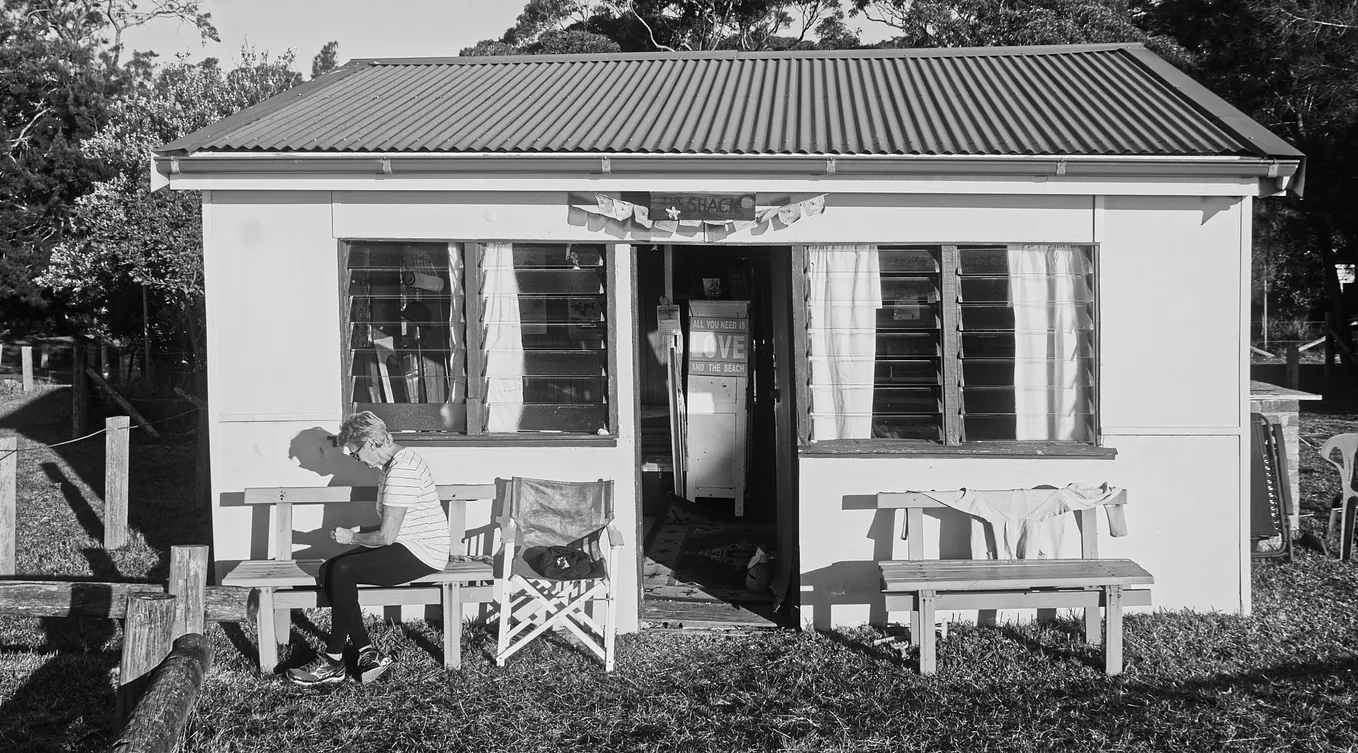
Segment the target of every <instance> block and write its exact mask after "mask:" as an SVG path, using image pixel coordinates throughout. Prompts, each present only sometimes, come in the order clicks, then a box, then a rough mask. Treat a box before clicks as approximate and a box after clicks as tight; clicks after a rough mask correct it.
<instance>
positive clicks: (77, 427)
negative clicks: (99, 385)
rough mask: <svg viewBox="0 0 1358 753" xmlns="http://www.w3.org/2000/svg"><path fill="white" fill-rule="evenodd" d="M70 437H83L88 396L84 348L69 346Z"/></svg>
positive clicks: (78, 344) (81, 346)
mask: <svg viewBox="0 0 1358 753" xmlns="http://www.w3.org/2000/svg"><path fill="white" fill-rule="evenodd" d="M71 348H72V352H71V436H72V437H81V436H84V435H85V409H86V408H87V407H88V403H89V395H88V393H87V392H86V389H87V388H86V387H85V346H84V345H81V344H80V343H76V344H75V345H73V346H71Z"/></svg>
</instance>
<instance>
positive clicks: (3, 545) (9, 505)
mask: <svg viewBox="0 0 1358 753" xmlns="http://www.w3.org/2000/svg"><path fill="white" fill-rule="evenodd" d="M18 460H19V438H18V437H12V436H11V437H0V575H13V574H14V567H15V535H16V533H15V515H14V513H15V509H16V506H17V503H18V494H17V493H16V491H17V486H18V469H19V463H18Z"/></svg>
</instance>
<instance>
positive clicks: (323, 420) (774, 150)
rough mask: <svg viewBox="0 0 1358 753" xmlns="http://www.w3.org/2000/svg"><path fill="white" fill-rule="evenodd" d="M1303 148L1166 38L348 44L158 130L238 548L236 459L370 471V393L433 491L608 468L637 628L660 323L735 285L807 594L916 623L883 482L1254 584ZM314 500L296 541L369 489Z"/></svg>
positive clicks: (754, 386)
mask: <svg viewBox="0 0 1358 753" xmlns="http://www.w3.org/2000/svg"><path fill="white" fill-rule="evenodd" d="M1302 163H1303V158H1302V155H1301V154H1300V153H1299V152H1297V151H1296V150H1295V149H1293V148H1292V147H1290V146H1289V145H1287V144H1286V143H1284V142H1283V141H1281V140H1280V139H1278V138H1277V137H1276V136H1274V135H1272V134H1271V133H1269V132H1268V131H1266V130H1264V129H1263V128H1262V127H1260V126H1259V125H1258V124H1256V123H1254V122H1252V121H1251V120H1249V119H1248V118H1247V117H1245V116H1244V115H1243V114H1242V113H1240V112H1239V111H1237V110H1235V109H1234V108H1232V107H1231V106H1230V105H1228V104H1227V103H1225V102H1224V101H1222V100H1221V99H1219V98H1217V97H1216V96H1214V95H1212V94H1211V93H1210V92H1208V91H1206V90H1205V89H1203V88H1202V87H1201V86H1199V85H1198V84H1196V83H1194V82H1193V81H1192V80H1190V79H1189V78H1188V77H1187V76H1185V75H1183V74H1182V73H1181V72H1179V71H1177V70H1175V69H1174V68H1173V67H1172V66H1170V65H1168V64H1167V63H1165V62H1164V61H1163V60H1161V59H1160V58H1158V57H1156V56H1155V55H1154V54H1152V53H1150V52H1148V51H1147V50H1145V49H1144V48H1142V47H1140V46H1138V45H1099V46H1078V47H1036V48H1007V49H1001V48H993V49H966V50H962V49H954V50H890V51H886V50H861V51H841V52H787V53H739V52H711V53H692V54H686V53H681V54H623V55H611V56H578V57H577V56H543V57H505V58H448V59H406V60H359V61H354V62H351V63H349V64H348V65H346V66H344V67H343V68H340V69H339V70H337V71H334V72H332V73H330V74H327V75H325V76H322V77H321V78H319V79H317V80H315V81H312V82H308V83H306V84H303V85H302V86H299V87H298V88H296V89H294V90H292V91H290V92H287V93H285V94H283V95H280V96H278V97H276V98H274V99H271V100H269V101H267V102H265V103H263V104H261V105H258V106H256V107H254V108H251V109H249V110H246V111H244V112H241V113H239V114H237V115H234V116H232V117H230V118H227V119H226V120H223V121H221V122H220V123H217V124H215V125H213V126H210V127H208V128H206V129H204V130H202V131H199V132H196V133H193V134H189V135H187V136H185V137H184V138H182V139H180V140H178V141H175V142H173V143H171V144H167V145H165V146H163V147H161V148H160V149H158V150H156V151H155V153H154V155H153V170H152V180H153V182H154V183H155V184H156V185H160V186H163V185H168V186H169V187H170V188H172V189H184V190H198V191H201V192H202V197H203V244H204V264H205V275H206V293H207V321H208V351H209V356H208V369H209V389H210V392H209V396H208V397H209V405H210V408H209V427H210V439H211V448H212V450H211V452H212V455H211V468H212V496H213V543H214V552H215V557H216V567H217V572H218V575H219V576H220V574H221V573H222V572H224V571H225V569H227V568H229V567H230V566H231V565H232V564H233V563H235V562H237V561H239V560H241V559H245V558H250V557H256V558H260V557H264V556H266V553H267V551H268V547H269V545H270V536H271V533H270V532H271V521H270V520H269V517H268V516H269V511H268V510H267V508H265V507H247V506H245V505H243V504H242V502H241V497H242V490H243V489H245V488H247V487H257V486H322V485H328V484H364V483H372V482H373V476H372V475H371V472H370V471H367V470H366V469H364V468H363V467H361V466H360V465H359V464H357V463H355V462H353V461H352V460H350V459H348V458H347V457H345V456H344V455H343V454H342V453H341V451H340V450H339V449H337V448H335V447H334V446H333V445H332V444H331V443H330V441H329V440H328V437H329V436H330V435H332V434H333V433H334V432H335V431H336V429H337V427H338V425H339V422H340V420H341V418H342V417H343V415H344V414H346V413H348V412H350V411H353V410H355V409H370V410H374V411H376V412H378V413H379V414H381V415H383V416H384V417H386V418H387V420H388V422H389V423H390V424H391V425H392V428H393V429H395V430H396V431H397V432H398V441H400V442H403V443H406V444H409V445H411V446H414V447H417V448H418V449H419V451H420V452H421V453H423V455H424V456H425V457H426V459H427V460H428V461H429V462H430V465H431V466H432V467H433V468H434V470H435V473H436V475H437V480H438V482H439V483H479V482H486V481H489V480H492V479H494V478H495V477H497V476H498V477H509V476H514V475H519V476H534V477H543V478H558V479H567V480H570V479H575V480H592V479H597V478H610V479H614V480H615V481H616V483H617V495H616V498H617V500H618V501H619V504H618V510H617V518H618V525H619V528H620V529H621V530H623V531H624V532H627V534H628V535H627V539H628V547H629V549H628V556H627V557H626V558H625V559H626V561H629V562H633V563H635V567H634V568H628V569H626V570H627V571H626V572H623V573H619V574H618V577H620V579H621V582H622V591H623V593H624V597H623V602H622V604H621V615H622V620H621V627H622V629H623V630H633V629H636V628H637V627H638V626H639V624H640V622H641V620H640V619H639V615H641V614H643V608H644V606H643V604H642V601H643V600H642V597H641V589H640V586H639V584H640V579H639V574H640V572H641V569H642V554H641V552H640V551H639V549H638V542H639V541H641V539H642V533H643V531H642V530H641V517H642V503H643V501H642V496H643V487H645V486H646V484H647V481H648V479H647V477H646V473H647V471H648V470H654V469H655V468H658V467H662V466H663V464H661V465H657V464H656V463H654V462H652V460H653V456H654V455H656V454H657V453H660V454H665V453H668V452H669V451H670V448H671V447H673V446H674V445H673V444H672V443H670V442H669V441H668V439H667V438H665V436H666V431H667V430H666V429H665V428H664V427H667V426H668V425H669V424H668V420H667V418H666V417H667V416H669V415H671V412H672V409H671V408H670V407H669V405H670V402H671V400H670V399H671V395H670V394H669V391H668V389H667V386H666V385H667V380H666V365H665V362H664V360H663V359H664V357H665V352H666V350H665V342H666V334H665V332H663V331H662V330H665V329H666V328H668V327H671V326H679V329H680V331H682V330H683V327H684V326H687V304H688V302H690V301H697V300H706V299H708V298H709V297H713V298H716V299H720V300H745V301H749V313H748V316H749V325H748V326H749V330H748V334H749V341H748V343H747V345H748V347H749V349H750V352H749V354H748V370H749V373H748V380H747V381H748V383H749V385H750V386H749V388H748V389H749V392H747V393H746V395H747V398H748V403H747V404H748V406H749V408H748V410H749V413H748V415H747V418H748V421H747V425H746V430H747V431H748V442H747V445H748V450H746V452H747V454H746V456H745V459H746V460H747V461H748V463H747V470H746V480H745V489H746V490H747V492H746V495H745V498H744V500H743V501H744V504H745V514H747V515H750V516H752V517H757V518H760V519H762V520H766V521H773V522H774V523H775V525H776V527H777V531H778V551H779V556H778V558H777V559H776V560H775V563H776V564H777V565H778V566H779V567H780V568H781V569H782V573H781V580H780V585H783V584H784V582H785V585H783V593H784V595H785V597H786V606H785V607H784V611H783V614H786V615H788V616H789V619H790V620H791V621H793V622H794V624H800V625H804V626H815V627H819V628H826V627H831V626H836V625H847V624H854V623H862V622H865V621H872V622H877V623H881V622H884V621H887V620H894V619H896V617H895V616H893V615H888V614H886V613H885V610H884V607H883V604H884V602H883V599H882V594H881V592H880V582H879V574H878V570H877V567H876V564H875V563H876V562H877V561H879V560H883V559H890V558H904V557H905V542H903V541H901V540H900V538H899V530H898V529H897V528H896V527H895V526H894V525H893V522H892V518H891V515H890V512H889V511H882V510H878V509H876V506H875V504H874V495H875V494H877V493H878V492H883V491H905V490H929V489H959V488H994V489H1005V488H1021V487H1031V486H1037V485H1042V484H1055V485H1064V484H1067V483H1071V482H1085V483H1092V484H1100V483H1108V484H1112V485H1115V486H1118V487H1122V488H1124V489H1126V490H1127V492H1128V499H1129V504H1128V506H1127V522H1128V526H1129V529H1130V535H1128V536H1126V537H1123V538H1109V537H1107V535H1106V534H1105V535H1104V537H1103V542H1102V543H1101V553H1102V554H1103V555H1104V556H1110V557H1129V558H1133V559H1135V560H1136V561H1137V562H1139V563H1141V564H1142V565H1143V566H1144V567H1145V568H1146V569H1147V570H1149V571H1150V572H1151V573H1152V574H1153V575H1154V576H1155V579H1156V585H1155V588H1154V593H1155V604H1156V606H1157V607H1164V608H1171V609H1173V608H1181V607H1188V608H1194V609H1216V610H1224V611H1227V612H1247V611H1248V610H1249V608H1250V585H1249V584H1250V580H1249V576H1250V570H1249V563H1250V551H1249V546H1248V544H1247V541H1248V535H1249V515H1248V509H1249V506H1248V503H1247V490H1248V488H1249V484H1248V480H1249V475H1248V474H1249V461H1248V458H1249V448H1248V444H1249V443H1248V438H1249V433H1248V426H1249V424H1248V417H1249V403H1248V398H1249V377H1248V362H1249V349H1248V321H1249V300H1250V296H1249V292H1250V291H1249V286H1250V256H1251V254H1250V233H1251V228H1250V225H1251V208H1252V204H1253V202H1254V201H1255V200H1256V199H1257V198H1265V197H1269V196H1275V195H1279V194H1283V193H1285V192H1288V191H1293V192H1300V189H1301V183H1302V175H1303V173H1302ZM711 281H715V282H711ZM662 296H665V297H668V299H669V300H668V301H667V302H665V301H662ZM662 303H670V304H673V305H674V306H677V307H678V310H679V311H680V312H681V313H680V316H681V320H682V324H681V325H674V324H673V320H670V319H664V318H663V316H662V318H661V319H658V318H657V317H658V314H657V307H658V306H659V305H661V304H662ZM662 311H663V310H662ZM670 311H671V312H672V311H673V309H671V310H670ZM662 324H663V326H662ZM666 331H668V330H666ZM680 376H682V375H680ZM668 383H674V382H673V381H671V382H668ZM680 383H682V380H680ZM657 422H658V425H659V426H660V427H662V428H661V431H660V435H661V437H662V439H661V440H660V441H659V442H658V443H654V442H650V440H649V439H648V438H647V437H648V436H649V435H650V432H648V431H646V429H647V428H648V427H652V426H655V425H657ZM657 448H658V449H657ZM304 514H306V513H304V511H302V510H299V511H298V513H297V520H296V525H295V527H296V529H297V530H298V531H299V533H298V534H297V539H296V546H297V548H298V550H299V552H298V554H299V556H302V550H306V553H307V554H310V555H311V556H315V555H318V554H320V555H324V554H328V553H330V552H331V551H332V550H329V549H327V548H326V543H325V541H326V539H325V537H324V536H322V535H320V534H319V533H317V534H312V535H310V537H309V535H308V534H307V533H306V532H307V531H309V530H314V529H320V528H321V527H322V525H325V526H331V525H335V524H340V523H351V522H353V521H354V520H355V516H357V515H358V513H357V512H355V511H353V510H348V509H324V510H316V511H314V518H307V517H304ZM931 520H934V522H933V523H931V524H930V525H935V526H938V525H940V524H939V523H938V522H937V520H938V519H931ZM941 525H942V526H943V528H944V529H946V528H947V527H948V526H947V522H946V519H944V523H943V524H941ZM489 526H490V505H489V503H488V502H485V503H477V504H476V505H473V507H472V509H471V520H470V521H469V528H473V529H475V528H478V527H481V528H483V529H487V530H488V529H489ZM935 530H937V529H935ZM926 533H927V534H928V535H929V536H930V537H931V539H932V540H933V541H934V542H935V544H934V546H937V547H941V548H942V549H943V550H944V551H945V553H949V556H969V554H968V552H966V551H965V549H961V548H959V547H965V546H967V545H968V536H967V535H966V532H965V531H957V530H953V531H949V530H938V531H937V535H934V534H933V533H932V532H929V531H926Z"/></svg>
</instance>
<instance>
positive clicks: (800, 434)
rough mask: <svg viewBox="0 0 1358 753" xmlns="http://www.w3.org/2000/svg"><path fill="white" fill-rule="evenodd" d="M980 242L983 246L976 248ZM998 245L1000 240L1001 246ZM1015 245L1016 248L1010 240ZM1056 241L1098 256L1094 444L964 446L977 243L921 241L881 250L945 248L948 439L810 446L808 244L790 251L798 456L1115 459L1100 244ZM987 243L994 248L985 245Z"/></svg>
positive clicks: (942, 289) (942, 286) (942, 293)
mask: <svg viewBox="0 0 1358 753" xmlns="http://www.w3.org/2000/svg"><path fill="white" fill-rule="evenodd" d="M976 243H979V242H976ZM997 243H999V242H997ZM1004 243H1008V244H1009V245H1012V243H1010V242H1004ZM1051 243H1070V245H1077V246H1085V247H1088V248H1090V249H1091V250H1092V270H1093V276H1094V306H1093V317H1092V318H1093V327H1094V367H1093V368H1094V376H1095V380H1094V386H1093V390H1094V398H1095V399H1094V419H1093V423H1094V427H1093V433H1094V441H1093V442H1091V443H1083V442H1053V441H1034V440H976V441H971V442H965V443H964V442H962V439H961V437H962V414H961V413H960V410H959V406H960V403H961V388H960V385H959V380H958V378H957V374H956V371H955V369H958V368H961V360H960V359H959V358H958V353H959V351H960V348H961V337H962V333H961V330H960V329H958V319H959V318H960V316H961V307H960V305H959V301H958V298H957V295H958V286H959V275H958V261H959V258H960V255H959V254H958V249H959V247H962V246H968V245H972V243H957V242H947V243H940V242H936V241H935V242H921V243H917V242H914V241H892V242H890V243H887V244H878V245H910V246H930V247H936V248H939V249H940V254H939V262H940V279H939V301H940V303H941V304H944V305H941V306H940V307H939V309H940V310H939V318H940V325H941V327H942V334H941V345H942V352H941V353H940V356H941V362H942V369H943V384H942V386H941V395H942V397H941V400H942V405H941V406H940V407H941V409H942V415H943V427H942V434H943V438H944V439H943V441H942V442H936V441H932V440H928V439H884V438H870V439H830V440H820V441H812V439H811V388H810V381H809V379H810V376H809V375H810V373H811V369H810V359H809V353H808V345H809V343H808V340H809V338H808V337H807V336H806V332H807V325H808V322H809V311H808V309H807V304H806V302H807V300H808V288H807V279H808V274H809V272H810V268H809V261H810V253H809V249H808V247H807V246H805V245H798V246H793V248H792V262H791V263H792V269H793V275H792V300H793V301H796V302H797V305H795V306H793V312H792V313H793V327H794V331H795V332H796V334H797V337H796V338H795V353H794V358H795V359H796V373H797V374H799V375H803V376H802V377H801V378H799V379H797V385H796V387H797V390H796V399H797V407H796V414H797V445H798V454H799V455H802V456H817V455H822V456H841V455H874V456H900V457H917V458H930V457H940V458H944V457H997V458H1039V457H1040V458H1112V457H1115V456H1116V455H1117V450H1116V449H1114V448H1111V447H1107V446H1105V445H1104V437H1103V426H1102V413H1103V409H1102V408H1103V389H1102V388H1103V373H1102V370H1103V354H1102V342H1103V337H1102V320H1101V315H1102V308H1103V307H1102V302H1103V290H1102V287H1103V276H1102V274H1100V257H1101V244H1099V243H1097V242H1087V241H1069V242H1067V241H1051ZM986 245H994V244H990V243H987V244H986Z"/></svg>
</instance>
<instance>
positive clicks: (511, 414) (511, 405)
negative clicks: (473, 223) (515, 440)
mask: <svg viewBox="0 0 1358 753" xmlns="http://www.w3.org/2000/svg"><path fill="white" fill-rule="evenodd" d="M481 274H482V277H481V300H483V301H484V302H485V309H484V313H483V315H482V321H483V322H484V323H485V340H484V342H483V345H482V348H483V350H484V352H485V354H486V431H487V432H515V431H518V430H519V421H520V419H521V418H522V417H523V375H524V363H523V332H522V322H521V320H520V318H519V281H518V278H517V277H516V276H515V274H514V247H513V244H510V243H487V244H485V247H484V248H483V251H482V257H481Z"/></svg>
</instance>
